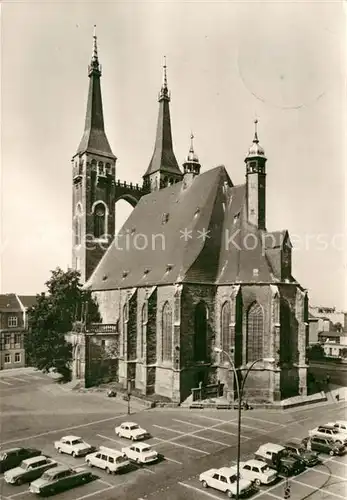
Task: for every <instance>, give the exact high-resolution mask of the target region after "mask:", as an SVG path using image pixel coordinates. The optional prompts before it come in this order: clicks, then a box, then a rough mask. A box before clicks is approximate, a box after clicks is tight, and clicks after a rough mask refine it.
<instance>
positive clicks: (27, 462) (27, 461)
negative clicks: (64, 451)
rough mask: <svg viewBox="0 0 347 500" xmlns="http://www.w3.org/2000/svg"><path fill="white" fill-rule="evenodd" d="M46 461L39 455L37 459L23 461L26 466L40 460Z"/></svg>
mask: <svg viewBox="0 0 347 500" xmlns="http://www.w3.org/2000/svg"><path fill="white" fill-rule="evenodd" d="M44 459H47V457H46V456H45V455H39V456H38V457H32V458H27V459H25V460H23V462H25V463H26V464H28V465H31V464H34V463H36V462H40V461H41V460H44Z"/></svg>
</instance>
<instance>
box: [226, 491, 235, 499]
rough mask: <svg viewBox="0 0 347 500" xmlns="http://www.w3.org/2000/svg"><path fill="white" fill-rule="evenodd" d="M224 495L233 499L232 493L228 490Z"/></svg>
mask: <svg viewBox="0 0 347 500" xmlns="http://www.w3.org/2000/svg"><path fill="white" fill-rule="evenodd" d="M226 493H227V497H228V498H233V496H234V495H233V494H232V492H231V491H230V490H228V491H227V492H226Z"/></svg>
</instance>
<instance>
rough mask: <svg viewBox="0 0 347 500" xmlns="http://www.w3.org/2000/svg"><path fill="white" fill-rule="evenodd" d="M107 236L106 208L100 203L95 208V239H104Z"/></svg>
mask: <svg viewBox="0 0 347 500" xmlns="http://www.w3.org/2000/svg"><path fill="white" fill-rule="evenodd" d="M106 234H107V230H106V207H105V205H104V204H103V203H98V204H97V205H95V207H94V237H95V238H102V237H103V236H105V235H106Z"/></svg>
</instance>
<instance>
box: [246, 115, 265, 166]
mask: <svg viewBox="0 0 347 500" xmlns="http://www.w3.org/2000/svg"><path fill="white" fill-rule="evenodd" d="M258 156H260V157H262V158H264V159H266V158H265V151H264V149H263V148H262V147H261V146H260V144H259V139H258V120H257V119H255V120H254V139H253V144H252V146H251V147H250V148H249V151H248V155H247V157H246V159H245V161H247V159H248V158H254V157H258Z"/></svg>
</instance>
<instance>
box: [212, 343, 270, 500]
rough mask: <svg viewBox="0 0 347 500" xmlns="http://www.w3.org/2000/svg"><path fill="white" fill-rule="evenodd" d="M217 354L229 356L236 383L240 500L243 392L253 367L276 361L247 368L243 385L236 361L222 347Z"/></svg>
mask: <svg viewBox="0 0 347 500" xmlns="http://www.w3.org/2000/svg"><path fill="white" fill-rule="evenodd" d="M214 351H215V352H218V353H220V354H221V353H223V354H225V355H226V356H227V358H228V361H229V363H230V366H231V368H232V370H233V372H234V376H235V382H236V392H237V400H238V404H237V458H236V497H235V498H236V500H239V492H240V454H241V411H242V398H243V391H244V388H245V383H246V380H247V377H248V374H249V372H250V371H251V370H252V368H253V366H254V365H255V364H256V363H259V362H260V361H265V362H269V363H273V362H274V361H275V360H274V359H273V358H260V359H256V360H255V361H253V362H252V363H251V364H250V365H249V367H248V368H247V371H246V374H245V376H244V378H243V379H242V382H241V385H240V382H239V379H238V376H237V370H238V368H236V367H235V364H234V361H233V360H232V358H231V356H230V354H229V353H228V352H226V351H224V350H223V349H221V348H220V347H215V348H214Z"/></svg>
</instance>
